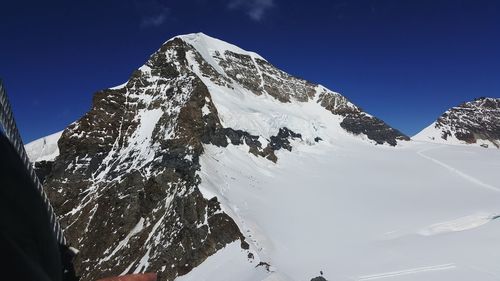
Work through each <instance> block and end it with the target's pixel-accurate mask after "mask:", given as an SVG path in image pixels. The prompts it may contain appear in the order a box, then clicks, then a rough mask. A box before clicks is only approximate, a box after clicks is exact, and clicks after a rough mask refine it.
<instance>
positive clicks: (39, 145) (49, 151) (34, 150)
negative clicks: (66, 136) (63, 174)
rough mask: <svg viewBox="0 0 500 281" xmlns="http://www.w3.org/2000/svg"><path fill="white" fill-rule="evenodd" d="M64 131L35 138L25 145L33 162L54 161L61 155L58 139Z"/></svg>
mask: <svg viewBox="0 0 500 281" xmlns="http://www.w3.org/2000/svg"><path fill="white" fill-rule="evenodd" d="M62 133H63V131H60V132H57V133H54V134H51V135H48V136H46V137H43V138H40V139H37V140H34V141H32V142H30V143H28V144H26V145H25V146H24V148H25V149H26V153H27V154H28V158H29V159H30V161H31V162H39V161H52V160H54V159H55V158H56V157H57V156H59V147H58V146H57V141H58V140H59V138H61V135H62Z"/></svg>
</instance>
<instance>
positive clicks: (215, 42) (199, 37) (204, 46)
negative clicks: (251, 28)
mask: <svg viewBox="0 0 500 281" xmlns="http://www.w3.org/2000/svg"><path fill="white" fill-rule="evenodd" d="M175 38H180V39H182V40H183V41H184V42H186V43H188V44H190V45H192V46H193V47H195V49H196V50H197V51H198V52H200V53H201V54H202V55H204V53H207V52H208V53H211V52H214V51H219V52H220V53H224V51H231V52H233V53H238V54H245V55H249V56H251V57H254V58H259V59H261V60H266V59H265V58H263V57H262V56H261V55H259V54H257V53H255V52H251V51H246V50H243V49H242V48H240V47H238V46H236V45H233V44H230V43H228V42H225V41H222V40H220V39H217V38H214V37H211V36H208V35H206V34H204V33H202V32H198V33H189V34H184V35H178V36H175V37H174V38H172V39H170V40H168V41H167V42H169V41H171V40H173V39H175ZM203 58H204V59H209V57H206V56H203Z"/></svg>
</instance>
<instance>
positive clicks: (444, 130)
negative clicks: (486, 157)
mask: <svg viewBox="0 0 500 281" xmlns="http://www.w3.org/2000/svg"><path fill="white" fill-rule="evenodd" d="M412 139H414V140H422V141H431V142H437V143H446V144H469V145H470V144H474V145H480V146H482V147H494V148H500V98H478V99H476V100H474V101H470V102H466V103H463V104H461V105H459V106H456V107H453V108H451V109H449V110H448V111H446V112H445V113H443V115H441V116H440V117H439V118H438V119H437V120H436V121H435V122H434V123H432V124H431V125H430V126H428V127H427V128H425V129H424V130H422V131H421V132H419V133H418V134H417V135H415V136H414V137H413V138H412Z"/></svg>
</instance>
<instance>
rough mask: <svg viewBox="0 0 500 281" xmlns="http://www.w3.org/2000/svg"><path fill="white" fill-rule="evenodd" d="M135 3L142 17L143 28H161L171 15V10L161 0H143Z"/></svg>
mask: <svg viewBox="0 0 500 281" xmlns="http://www.w3.org/2000/svg"><path fill="white" fill-rule="evenodd" d="M135 3H136V7H137V10H138V12H139V14H140V16H141V27H157V26H160V25H162V24H163V23H164V22H165V21H166V20H167V19H168V16H169V15H170V9H169V8H168V7H167V6H166V5H165V4H164V3H163V2H162V1H160V0H141V1H136V2H135Z"/></svg>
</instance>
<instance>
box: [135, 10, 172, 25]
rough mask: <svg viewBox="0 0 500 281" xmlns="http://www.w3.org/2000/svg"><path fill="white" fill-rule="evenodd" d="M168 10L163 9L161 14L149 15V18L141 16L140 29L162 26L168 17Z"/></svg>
mask: <svg viewBox="0 0 500 281" xmlns="http://www.w3.org/2000/svg"><path fill="white" fill-rule="evenodd" d="M168 12H169V10H168V9H165V10H164V11H163V12H161V13H158V14H155V15H151V16H143V18H142V21H141V26H142V27H155V26H160V25H162V24H163V23H164V22H165V20H166V19H167V16H168Z"/></svg>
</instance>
